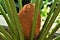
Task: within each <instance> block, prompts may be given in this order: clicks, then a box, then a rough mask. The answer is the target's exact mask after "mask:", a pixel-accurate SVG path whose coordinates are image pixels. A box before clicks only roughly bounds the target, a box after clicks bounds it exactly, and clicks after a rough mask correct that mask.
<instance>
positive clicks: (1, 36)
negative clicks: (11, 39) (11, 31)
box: [0, 32, 8, 40]
mask: <svg viewBox="0 0 60 40" xmlns="http://www.w3.org/2000/svg"><path fill="white" fill-rule="evenodd" d="M0 38H2V39H3V40H8V39H7V38H6V36H5V35H4V34H3V33H1V32H0Z"/></svg>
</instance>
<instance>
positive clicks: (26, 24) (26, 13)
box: [18, 3, 41, 39]
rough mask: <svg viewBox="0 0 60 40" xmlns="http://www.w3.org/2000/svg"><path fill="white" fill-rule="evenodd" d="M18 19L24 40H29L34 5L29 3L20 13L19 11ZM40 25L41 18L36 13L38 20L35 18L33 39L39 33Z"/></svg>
mask: <svg viewBox="0 0 60 40" xmlns="http://www.w3.org/2000/svg"><path fill="white" fill-rule="evenodd" d="M18 15H19V18H20V21H21V24H22V29H23V32H24V36H25V38H26V39H29V37H30V32H31V27H32V21H33V16H34V5H33V4H31V3H29V4H26V5H25V6H24V7H23V8H22V9H21V10H20V11H19V14H18ZM40 25H41V16H40V13H39V12H38V18H37V24H36V29H35V34H34V37H37V36H38V35H39V32H40Z"/></svg>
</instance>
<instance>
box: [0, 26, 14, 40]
mask: <svg viewBox="0 0 60 40" xmlns="http://www.w3.org/2000/svg"><path fill="white" fill-rule="evenodd" d="M0 32H2V33H3V34H4V35H5V36H6V38H7V39H8V40H13V38H12V37H11V36H10V34H9V33H8V32H7V31H6V30H5V29H4V28H3V27H2V26H1V25H0Z"/></svg>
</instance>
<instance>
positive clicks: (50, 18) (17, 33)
mask: <svg viewBox="0 0 60 40" xmlns="http://www.w3.org/2000/svg"><path fill="white" fill-rule="evenodd" d="M0 2H1V0H0ZM2 2H3V3H4V6H5V7H4V6H2V5H1V4H0V14H1V15H3V17H4V18H5V20H6V22H7V24H8V28H9V31H10V34H9V33H8V32H7V31H6V30H5V29H4V28H3V27H2V26H1V25H0V37H1V38H2V39H3V40H25V39H24V34H23V31H22V26H21V23H20V21H19V18H18V15H17V10H16V6H15V2H14V0H2ZM47 2H48V0H46V3H47ZM57 2H59V4H58V5H57V8H56V9H55V7H56V4H57ZM31 3H35V9H34V20H33V23H32V29H31V37H30V40H33V38H34V30H35V28H36V27H35V26H36V20H37V12H38V10H39V11H40V13H41V12H42V11H41V10H42V9H41V8H42V5H43V0H31ZM18 4H19V9H22V0H18ZM3 7H4V8H5V10H6V12H5V10H4V8H3ZM46 7H47V5H46ZM46 7H45V8H44V10H45V11H44V13H47V12H46ZM6 13H7V14H8V16H7V15H6ZM59 13H60V1H59V0H55V1H54V3H53V4H52V6H51V9H50V12H49V13H48V15H47V18H46V20H45V23H44V25H43V28H42V29H41V32H40V33H39V34H40V35H39V38H38V39H37V40H50V39H51V37H52V36H53V34H54V33H55V32H56V31H57V30H58V29H59V27H60V23H58V24H57V25H56V26H55V27H54V28H53V29H52V31H51V33H50V32H49V30H50V28H51V26H52V24H53V23H54V21H55V19H56V17H57V16H58V14H59ZM47 35H48V37H46V36H47ZM58 39H60V36H59V37H57V38H55V39H54V40H58Z"/></svg>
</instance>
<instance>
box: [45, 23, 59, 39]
mask: <svg viewBox="0 0 60 40" xmlns="http://www.w3.org/2000/svg"><path fill="white" fill-rule="evenodd" d="M59 28H60V23H58V24H57V25H56V26H55V27H54V28H53V29H52V31H51V32H50V33H49V34H48V38H47V39H46V40H50V39H51V37H52V36H53V35H54V33H55V32H56V31H57V30H58V29H59Z"/></svg>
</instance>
